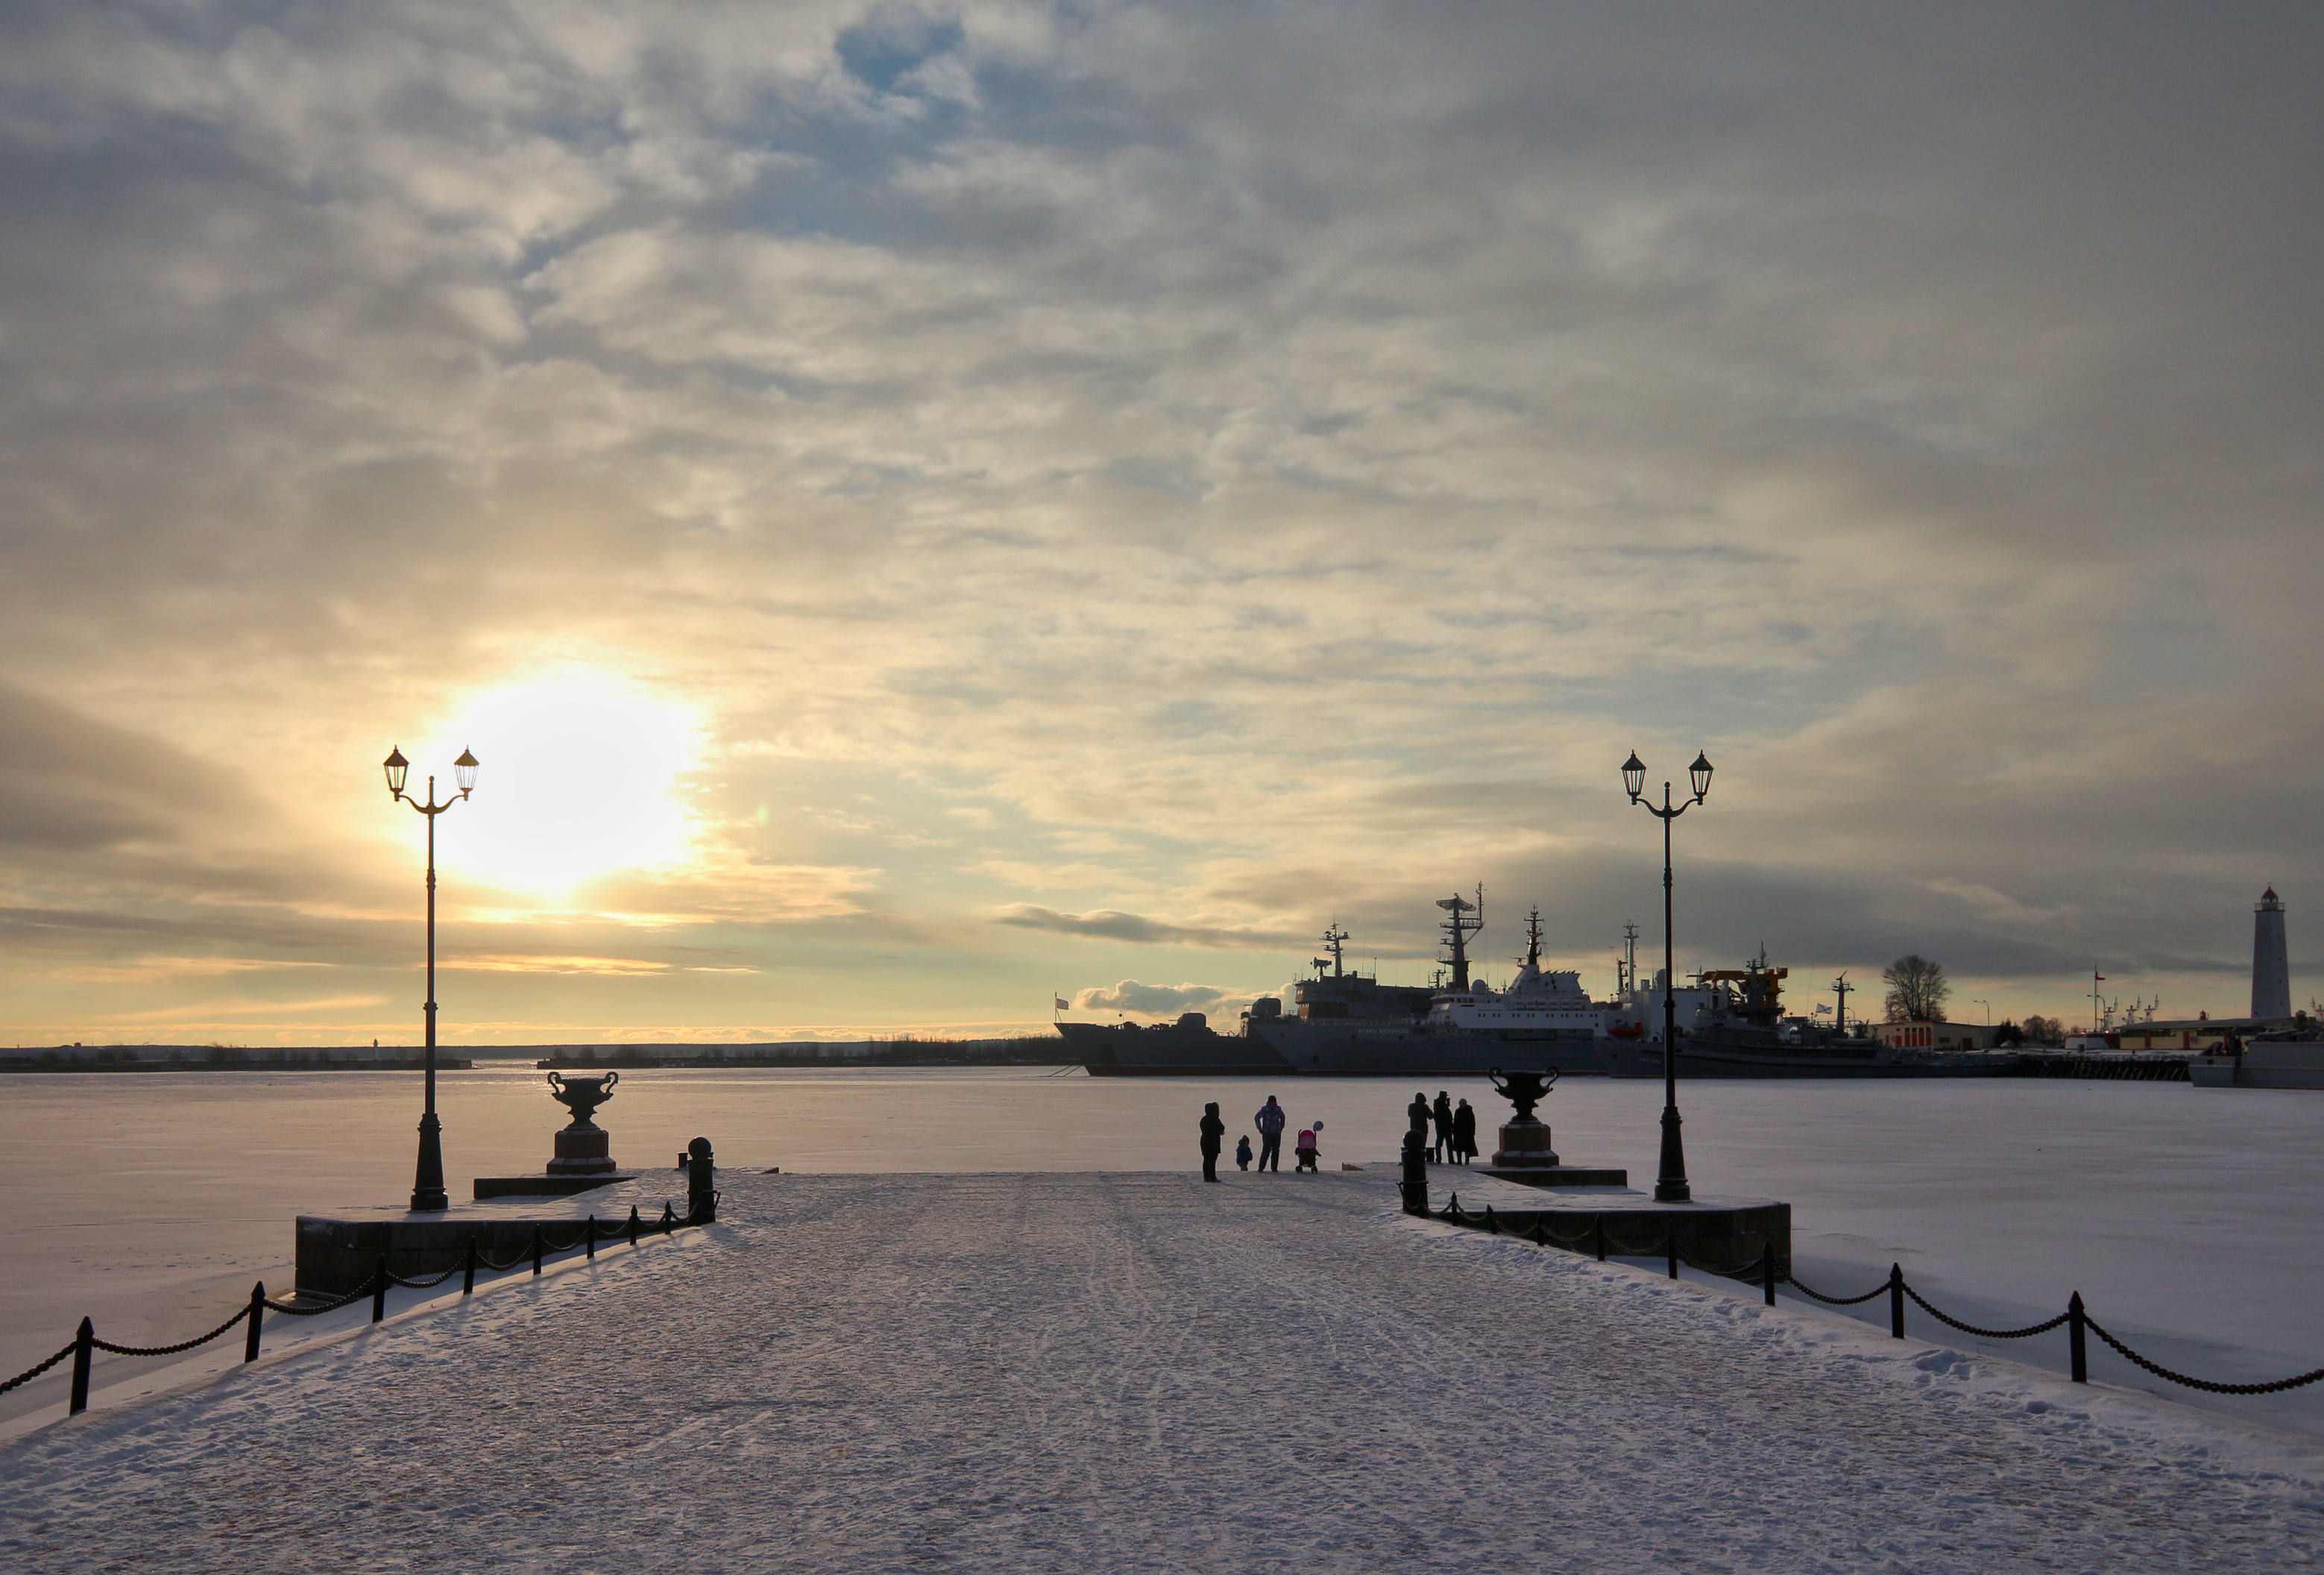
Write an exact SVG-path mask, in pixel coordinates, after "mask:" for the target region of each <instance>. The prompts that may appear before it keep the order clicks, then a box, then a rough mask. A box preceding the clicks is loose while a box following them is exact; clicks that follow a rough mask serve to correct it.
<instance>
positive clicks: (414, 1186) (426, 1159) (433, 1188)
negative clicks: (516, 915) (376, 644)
mask: <svg viewBox="0 0 2324 1575" xmlns="http://www.w3.org/2000/svg"><path fill="white" fill-rule="evenodd" d="M383 765H384V766H385V768H386V771H387V791H388V793H389V795H390V796H391V797H393V798H397V799H401V800H402V801H404V802H405V803H407V804H410V806H411V807H412V808H413V809H414V810H417V811H420V815H421V816H422V818H424V819H425V820H427V822H428V1094H427V1107H426V1108H425V1109H424V1110H422V1111H421V1112H420V1165H419V1169H418V1170H417V1171H416V1172H414V1174H413V1176H412V1180H411V1211H412V1212H413V1213H414V1214H423V1213H432V1212H434V1211H436V1210H438V1209H446V1208H449V1207H450V1206H451V1200H450V1199H448V1198H447V1197H446V1196H445V1194H444V1141H443V1131H444V1124H443V1123H442V1122H440V1121H438V1120H437V1119H436V817H437V816H438V815H440V814H442V813H443V812H444V811H447V810H448V809H450V808H451V807H452V806H453V805H454V804H457V803H458V802H459V801H460V799H465V798H466V797H467V796H468V795H469V794H470V793H472V792H475V787H476V757H475V755H472V754H470V753H469V752H468V751H467V750H466V749H463V750H461V751H460V758H459V759H457V760H456V761H454V762H453V763H452V771H453V774H455V775H456V776H457V778H458V779H459V783H460V797H459V798H455V799H446V800H445V801H443V802H442V803H440V804H439V803H438V802H437V801H436V779H435V778H434V777H432V776H431V777H429V779H428V801H427V802H426V803H424V804H423V803H421V802H420V801H419V800H418V799H415V798H413V797H411V796H410V794H409V793H406V792H404V791H403V777H404V774H405V773H406V772H408V771H410V769H411V763H410V761H408V760H406V759H404V758H403V751H402V750H401V748H398V749H393V750H391V751H390V752H389V753H388V756H387V759H386V760H385V761H384V762H383Z"/></svg>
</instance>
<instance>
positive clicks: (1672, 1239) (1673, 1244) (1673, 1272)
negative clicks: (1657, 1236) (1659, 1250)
mask: <svg viewBox="0 0 2324 1575" xmlns="http://www.w3.org/2000/svg"><path fill="white" fill-rule="evenodd" d="M1663 1250H1664V1251H1665V1252H1667V1253H1669V1254H1670V1277H1671V1278H1672V1279H1674V1280H1675V1279H1677V1278H1678V1230H1677V1228H1676V1227H1673V1228H1672V1230H1671V1233H1670V1234H1669V1235H1668V1236H1666V1237H1663Z"/></svg>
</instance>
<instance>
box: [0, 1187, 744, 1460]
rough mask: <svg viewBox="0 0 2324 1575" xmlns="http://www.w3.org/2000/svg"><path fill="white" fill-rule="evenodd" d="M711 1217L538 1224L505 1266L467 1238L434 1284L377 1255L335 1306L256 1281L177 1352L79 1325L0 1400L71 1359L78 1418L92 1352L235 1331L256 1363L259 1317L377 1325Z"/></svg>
mask: <svg viewBox="0 0 2324 1575" xmlns="http://www.w3.org/2000/svg"><path fill="white" fill-rule="evenodd" d="M717 1217H718V1214H717V1194H716V1193H715V1192H714V1193H713V1194H711V1196H710V1200H709V1203H708V1206H707V1207H706V1208H705V1209H701V1210H700V1211H698V1212H697V1211H696V1210H695V1209H694V1207H693V1205H692V1204H691V1203H690V1202H689V1203H688V1205H687V1213H686V1214H685V1215H684V1216H680V1215H679V1214H678V1212H677V1211H676V1210H675V1209H672V1208H671V1207H670V1206H669V1204H668V1203H666V1202H665V1203H664V1204H663V1205H662V1206H661V1218H659V1219H655V1220H644V1219H641V1218H639V1217H638V1211H637V1208H636V1206H635V1205H632V1207H631V1209H630V1217H629V1218H627V1219H626V1220H607V1221H604V1222H603V1223H602V1224H601V1223H600V1222H599V1220H598V1218H597V1217H596V1216H595V1215H594V1214H593V1215H591V1216H589V1218H587V1219H586V1220H584V1221H582V1222H581V1223H580V1224H579V1226H578V1227H577V1228H576V1231H575V1233H574V1234H573V1236H572V1237H570V1238H569V1239H568V1240H567V1241H565V1242H564V1243H562V1244H561V1245H560V1244H558V1243H557V1242H554V1241H552V1240H550V1239H549V1228H548V1227H546V1226H543V1225H536V1226H534V1227H533V1228H532V1240H531V1242H530V1244H529V1246H528V1248H527V1250H526V1251H524V1252H521V1253H519V1254H518V1255H516V1256H515V1257H512V1258H511V1259H510V1260H509V1261H508V1262H507V1263H504V1264H501V1263H494V1262H493V1260H492V1259H491V1258H489V1257H487V1256H486V1255H484V1251H483V1249H482V1248H480V1247H479V1246H477V1245H476V1237H475V1235H474V1234H473V1233H472V1234H471V1235H470V1236H469V1237H468V1239H467V1243H466V1250H465V1252H464V1254H463V1261H462V1262H461V1264H460V1265H459V1266H457V1267H456V1268H449V1269H447V1270H445V1271H444V1272H443V1273H442V1274H438V1275H436V1276H435V1277H434V1278H433V1279H424V1280H423V1279H406V1278H405V1277H404V1276H403V1275H401V1274H395V1273H393V1272H392V1271H391V1270H390V1269H389V1268H388V1266H387V1255H386V1254H385V1253H382V1254H380V1255H379V1261H378V1263H377V1264H376V1265H374V1267H373V1269H372V1272H371V1274H369V1275H367V1276H366V1277H365V1278H364V1282H363V1283H362V1284H360V1285H358V1286H356V1287H355V1289H354V1290H352V1291H350V1292H347V1293H346V1295H344V1296H341V1297H338V1298H337V1300H334V1301H327V1302H309V1301H293V1302H276V1301H273V1300H272V1299H270V1298H269V1297H268V1296H267V1294H266V1284H265V1282H263V1281H261V1282H260V1283H257V1284H255V1285H253V1286H252V1287H251V1288H250V1301H249V1302H247V1303H245V1304H244V1307H243V1308H242V1310H241V1311H238V1312H236V1313H235V1315H234V1316H233V1317H232V1318H229V1319H227V1320H226V1321H225V1322H224V1323H221V1324H219V1325H218V1326H217V1328H216V1329H211V1330H210V1331H209V1332H208V1334H203V1335H197V1336H195V1337H194V1338H193V1339H187V1340H180V1341H179V1342H178V1343H177V1344H175V1345H165V1346H126V1345H116V1344H115V1343H114V1342H113V1341H112V1340H108V1339H98V1338H97V1326H96V1324H95V1322H94V1321H93V1320H90V1319H87V1318H84V1319H82V1320H80V1329H79V1330H78V1332H77V1333H76V1334H75V1335H74V1336H73V1338H72V1340H71V1343H69V1345H67V1346H66V1347H65V1348H63V1349H62V1350H60V1351H59V1352H57V1353H56V1355H54V1356H52V1357H49V1358H48V1359H47V1360H46V1361H43V1362H40V1363H38V1364H36V1365H34V1366H32V1367H27V1368H25V1369H24V1370H23V1372H21V1373H19V1374H17V1375H16V1376H14V1377H13V1378H11V1379H9V1380H7V1382H5V1383H0V1394H7V1393H8V1392H9V1391H10V1390H12V1389H17V1388H21V1387H22V1386H23V1385H26V1384H29V1383H31V1382H32V1380H33V1379H35V1378H37V1377H39V1376H41V1375H42V1374H43V1373H45V1372H47V1371H48V1370H49V1369H50V1368H51V1367H55V1366H56V1365H57V1364H58V1363H60V1362H61V1361H64V1360H65V1359H66V1358H68V1357H69V1358H71V1360H72V1365H73V1369H72V1391H71V1395H70V1398H69V1400H68V1402H67V1413H68V1414H69V1415H73V1416H78V1415H79V1414H80V1413H82V1412H84V1411H87V1410H88V1381H89V1369H90V1366H91V1363H92V1362H93V1360H94V1358H95V1354H96V1353H97V1352H98V1351H105V1352H107V1353H109V1354H110V1355H113V1356H116V1357H174V1356H178V1355H180V1354H181V1353H183V1352H186V1351H190V1350H194V1349H196V1348H199V1347H202V1346H206V1345H208V1344H209V1343H210V1342H211V1341H212V1340H214V1339H220V1338H222V1337H224V1336H225V1335H226V1333H228V1332H229V1331H231V1330H233V1329H237V1328H239V1329H244V1342H243V1355H242V1359H243V1360H244V1362H254V1361H256V1360H257V1359H258V1355H259V1345H260V1337H261V1334H262V1331H263V1320H264V1318H265V1315H266V1314H267V1313H270V1312H273V1313H280V1314H281V1315H282V1316H283V1317H286V1318H313V1317H316V1316H318V1314H321V1313H325V1312H337V1311H338V1310H339V1309H341V1308H342V1307H352V1306H354V1305H355V1303H356V1302H361V1301H362V1300H364V1298H365V1297H369V1298H370V1299H371V1320H372V1321H373V1322H374V1323H377V1322H380V1321H381V1320H383V1319H384V1318H386V1316H387V1292H388V1289H389V1287H391V1286H401V1287H403V1288H405V1289H407V1290H413V1291H432V1290H434V1289H435V1288H436V1287H437V1286H438V1285H441V1284H443V1283H446V1282H447V1281H448V1280H450V1279H451V1277H452V1276H453V1275H454V1274H458V1275H460V1276H461V1281H460V1294H461V1295H463V1296H466V1295H471V1294H473V1293H474V1292H475V1288H476V1271H477V1270H478V1269H480V1268H481V1269H484V1270H486V1271H487V1272H489V1273H492V1274H507V1273H509V1272H510V1271H511V1270H513V1269H517V1268H521V1267H522V1266H523V1265H526V1264H528V1263H529V1264H530V1265H532V1272H533V1273H534V1274H539V1273H540V1270H541V1265H542V1264H543V1263H544V1262H545V1261H546V1260H547V1259H548V1258H549V1257H552V1256H555V1255H560V1254H564V1253H569V1252H577V1251H584V1250H586V1252H587V1254H588V1255H589V1256H590V1257H591V1258H595V1256H596V1255H597V1244H598V1243H599V1242H601V1241H626V1242H627V1243H628V1244H629V1245H630V1246H632V1247H635V1246H637V1245H638V1243H639V1241H640V1240H641V1239H642V1238H644V1237H650V1236H669V1235H670V1234H671V1233H672V1232H675V1231H678V1230H684V1229H687V1228H693V1227H697V1226H703V1225H708V1224H710V1223H711V1222H712V1221H714V1220H715V1219H716V1218H717Z"/></svg>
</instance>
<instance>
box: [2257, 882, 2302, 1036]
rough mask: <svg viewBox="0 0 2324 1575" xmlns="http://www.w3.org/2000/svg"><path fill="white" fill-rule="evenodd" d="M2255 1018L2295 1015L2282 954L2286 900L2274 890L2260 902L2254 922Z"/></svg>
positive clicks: (2289, 977)
mask: <svg viewBox="0 0 2324 1575" xmlns="http://www.w3.org/2000/svg"><path fill="white" fill-rule="evenodd" d="M2251 1014H2252V1015H2253V1016H2255V1017H2289V1016H2291V1015H2292V968H2291V966H2290V965H2289V964H2288V963H2286V962H2285V960H2284V955H2283V899H2282V897H2279V896H2277V895H2276V894H2275V888H2274V887H2273V886H2270V887H2268V888H2267V894H2266V895H2265V896H2263V897H2262V898H2260V900H2259V907H2258V909H2257V910H2256V911H2255V914H2254V918H2253V923H2252V1007H2251Z"/></svg>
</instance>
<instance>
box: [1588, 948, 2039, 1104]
mask: <svg viewBox="0 0 2324 1575" xmlns="http://www.w3.org/2000/svg"><path fill="white" fill-rule="evenodd" d="M1791 971H1792V970H1791V969H1789V968H1769V967H1768V966H1767V951H1766V948H1765V947H1761V948H1760V949H1759V955H1758V956H1757V957H1756V958H1754V959H1751V960H1750V961H1748V962H1747V963H1745V964H1744V965H1743V966H1742V967H1741V968H1712V969H1711V970H1709V971H1707V972H1704V973H1701V974H1698V975H1696V976H1694V977H1695V978H1696V981H1697V984H1698V986H1699V988H1698V989H1696V990H1693V991H1688V990H1681V991H1680V992H1678V993H1679V994H1680V995H1681V996H1694V997H1695V999H1696V1000H1697V1001H1698V1002H1699V1004H1698V1005H1694V1006H1693V1007H1692V1009H1691V1010H1690V1009H1689V1007H1687V1006H1685V1005H1682V1006H1681V1007H1680V1009H1679V1027H1678V1037H1677V1039H1676V1041H1675V1043H1676V1045H1677V1047H1678V1054H1677V1056H1676V1058H1675V1061H1674V1068H1673V1070H1675V1071H1676V1073H1677V1074H1678V1075H1679V1076H1680V1077H1683V1078H2006V1077H2012V1076H2015V1074H2016V1072H2017V1070H2018V1063H2019V1061H2021V1059H2022V1058H2021V1057H2018V1056H2015V1055H2005V1054H1996V1053H1991V1052H1982V1051H1945V1050H1915V1049H1905V1048H1901V1047H1897V1046H1892V1045H1886V1044H1883V1043H1882V1042H1880V1041H1878V1040H1877V1039H1875V1038H1873V1037H1871V1036H1870V1035H1869V1034H1867V1033H1865V1032H1864V1031H1863V1028H1862V1026H1861V1025H1860V1024H1859V1025H1858V1028H1857V1030H1856V1032H1854V1033H1850V1032H1849V1030H1848V1028H1847V1026H1846V1024H1844V1023H1843V1024H1840V1025H1839V1026H1837V1027H1825V1026H1823V1025H1822V1024H1815V1023H1811V1022H1809V1021H1807V1020H1806V1019H1805V1018H1801V1017H1785V1016H1784V1008H1783V994H1784V979H1786V978H1788V977H1790V976H1791ZM1658 977H1659V976H1658ZM1840 988H1841V990H1842V992H1843V993H1842V994H1841V996H1840V1004H1841V1008H1842V1010H1843V1011H1844V1010H1845V1009H1846V1006H1847V1002H1848V996H1847V995H1846V994H1845V990H1846V988H1847V986H1846V984H1845V982H1844V980H1843V982H1842V983H1841V985H1840ZM1641 994H1642V995H1646V996H1652V995H1653V994H1654V992H1653V991H1646V992H1641ZM1638 1005H1642V1006H1644V1007H1645V1008H1646V1010H1645V1011H1644V1012H1643V1013H1642V1014H1638V1015H1642V1016H1643V1017H1644V1018H1645V1020H1646V1022H1647V1023H1648V1024H1651V1025H1652V1027H1653V1030H1654V1032H1655V1039H1654V1040H1653V1041H1652V1042H1647V1041H1645V1040H1642V1039H1633V1040H1628V1041H1626V1042H1620V1043H1618V1044H1617V1045H1615V1046H1614V1048H1613V1052H1612V1054H1611V1056H1610V1058H1609V1064H1608V1066H1607V1070H1608V1072H1609V1073H1610V1074H1611V1075H1612V1076H1614V1077H1618V1078H1659V1077H1661V1076H1662V1075H1663V1047H1662V1043H1661V1038H1660V1029H1661V1025H1662V1014H1661V1012H1660V1011H1659V1010H1658V1009H1657V1008H1658V1007H1659V1006H1660V1005H1661V1003H1660V1001H1659V1000H1658V999H1650V1000H1646V1001H1641V1002H1639V1003H1638Z"/></svg>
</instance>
